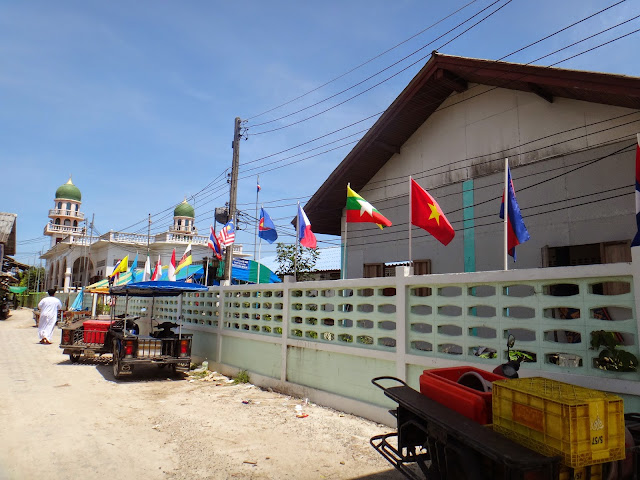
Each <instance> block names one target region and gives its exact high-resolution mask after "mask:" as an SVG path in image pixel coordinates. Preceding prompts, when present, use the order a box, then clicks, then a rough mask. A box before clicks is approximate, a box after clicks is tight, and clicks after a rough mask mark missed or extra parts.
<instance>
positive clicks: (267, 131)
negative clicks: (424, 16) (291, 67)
mask: <svg viewBox="0 0 640 480" xmlns="http://www.w3.org/2000/svg"><path fill="white" fill-rule="evenodd" d="M498 1H500V0H498ZM512 1H513V0H507V3H505V4H504V5H501V6H500V7H498V8H497V9H496V10H494V11H493V12H491V13H490V14H488V15H486V16H485V17H484V18H482V19H481V20H479V21H478V22H476V23H475V24H473V25H472V26H471V27H469V28H468V29H467V30H465V31H464V32H463V33H466V32H468V31H469V30H470V29H471V28H474V27H476V26H477V25H479V24H480V23H482V22H484V21H485V20H486V19H487V18H489V17H491V16H492V15H493V14H494V13H497V12H498V11H500V10H502V8H504V7H506V6H507V5H508V4H510V3H511V2H512ZM623 1H624V0H623ZM494 3H496V2H494ZM491 5H493V4H491ZM459 36H460V35H458V36H456V37H455V38H459ZM455 38H454V39H455ZM448 43H449V42H447V43H445V44H444V45H447V44H448ZM428 56H429V55H425V56H423V57H421V58H420V59H418V60H416V61H415V62H413V63H411V64H410V65H408V66H406V67H404V68H402V69H400V70H399V71H397V72H396V73H394V74H393V75H390V76H389V77H387V78H385V79H384V80H382V81H380V82H378V83H376V84H374V85H372V86H371V87H369V88H366V89H365V90H363V91H361V92H360V93H357V94H356V95H353V96H351V97H349V98H347V99H346V100H343V101H342V102H339V103H337V104H335V105H333V106H332V107H329V108H327V109H325V110H322V111H321V112H318V113H315V114H313V115H310V116H309V117H306V118H303V119H301V120H298V121H296V122H291V123H289V124H287V125H283V126H280V127H276V128H272V129H270V130H264V131H262V132H255V133H252V135H264V134H265V133H271V132H276V131H278V130H283V129H285V128H289V127H292V126H294V125H298V124H300V123H302V122H306V121H308V120H311V119H312V118H316V117H318V116H320V115H323V114H324V113H327V112H329V111H331V110H333V109H335V108H337V107H339V106H340V105H344V104H345V103H347V102H349V101H351V100H353V99H354V98H357V97H359V96H360V95H363V94H365V93H367V92H368V91H370V90H373V89H374V88H376V87H378V86H380V85H382V84H383V83H385V82H387V81H389V80H391V79H392V78H394V77H397V76H398V75H400V74H401V73H402V72H404V71H406V70H408V69H409V68H411V67H413V66H414V65H416V64H418V63H420V62H421V61H423V60H424V59H425V58H427V57H428Z"/></svg>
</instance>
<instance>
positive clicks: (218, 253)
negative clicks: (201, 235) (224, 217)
mask: <svg viewBox="0 0 640 480" xmlns="http://www.w3.org/2000/svg"><path fill="white" fill-rule="evenodd" d="M207 246H208V247H209V248H210V249H211V250H213V254H214V255H215V257H216V258H217V259H218V260H221V259H222V248H221V247H220V243H218V237H216V232H215V230H214V229H213V226H211V233H210V234H209V241H208V242H207Z"/></svg>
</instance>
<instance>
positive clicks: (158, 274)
mask: <svg viewBox="0 0 640 480" xmlns="http://www.w3.org/2000/svg"><path fill="white" fill-rule="evenodd" d="M160 277H162V262H161V261H160V255H158V263H156V268H154V269H153V274H152V275H151V281H154V282H155V281H158V280H160Z"/></svg>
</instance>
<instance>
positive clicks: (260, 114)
mask: <svg viewBox="0 0 640 480" xmlns="http://www.w3.org/2000/svg"><path fill="white" fill-rule="evenodd" d="M475 2H476V0H472V1H471V2H469V3H467V4H466V5H463V6H462V7H460V8H459V9H457V10H456V11H454V12H453V13H450V14H449V15H447V16H446V17H443V18H441V19H440V20H438V21H437V22H435V23H432V24H431V25H429V26H428V27H427V28H425V29H423V30H421V31H419V32H418V33H416V34H414V35H412V36H410V37H409V38H407V39H406V40H403V41H401V42H400V43H397V44H396V45H394V46H393V47H391V48H388V49H387V50H385V51H384V52H382V53H379V54H378V55H376V56H374V57H371V58H370V59H369V60H366V61H365V62H362V63H361V64H360V65H358V66H356V67H353V68H352V69H350V70H348V71H347V72H345V73H343V74H341V75H338V76H337V77H334V78H332V79H331V80H329V81H327V82H325V83H323V84H322V85H320V86H319V87H316V88H314V89H312V90H309V91H308V92H306V93H304V94H302V95H299V96H297V97H295V98H293V99H291V100H288V101H286V102H284V103H281V104H280V105H277V106H275V107H273V108H270V109H269V110H265V111H264V112H261V113H258V114H257V115H253V116H251V117H249V118H247V121H249V120H253V119H254V118H258V117H261V116H262V115H265V114H267V113H271V112H273V111H274V110H277V109H279V108H281V107H284V106H286V105H289V104H290V103H293V102H295V101H296V100H300V99H301V98H304V97H306V96H307V95H310V94H311V93H313V92H317V91H318V90H320V89H321V88H323V87H326V86H327V85H329V84H331V83H333V82H335V81H337V80H340V79H341V78H343V77H345V76H347V75H349V74H350V73H353V72H355V71H356V70H358V69H359V68H361V67H364V66H365V65H367V64H369V63H371V62H372V61H374V60H377V59H378V58H380V57H382V56H383V55H386V54H387V53H389V52H391V51H392V50H395V49H396V48H398V47H399V46H401V45H404V44H405V43H407V42H408V41H410V40H413V39H414V38H416V37H418V36H420V35H422V34H423V33H425V32H427V31H428V30H430V29H431V28H433V27H435V26H436V25H438V24H440V23H442V22H443V21H445V20H447V19H449V18H450V17H452V16H453V15H455V14H456V13H458V12H461V11H462V10H464V9H465V8H467V7H468V6H469V5H471V4H473V3H475Z"/></svg>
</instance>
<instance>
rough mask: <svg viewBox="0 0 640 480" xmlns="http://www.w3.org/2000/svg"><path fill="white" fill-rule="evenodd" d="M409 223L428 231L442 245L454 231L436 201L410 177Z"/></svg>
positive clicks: (448, 240)
mask: <svg viewBox="0 0 640 480" xmlns="http://www.w3.org/2000/svg"><path fill="white" fill-rule="evenodd" d="M411 224H412V225H415V226H416V227H420V228H422V229H424V230H426V231H427V232H429V233H430V234H431V235H433V237H434V238H435V239H436V240H438V241H439V242H440V243H442V244H443V245H448V244H449V242H450V241H451V240H453V237H454V236H455V234H456V232H454V231H453V227H452V226H451V224H450V223H449V220H447V217H445V216H444V213H442V209H441V208H440V205H438V202H436V201H435V200H434V198H433V197H432V196H431V195H429V194H428V193H427V191H426V190H425V189H424V188H422V187H421V186H420V185H418V184H417V183H416V182H415V180H413V178H412V179H411Z"/></svg>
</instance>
